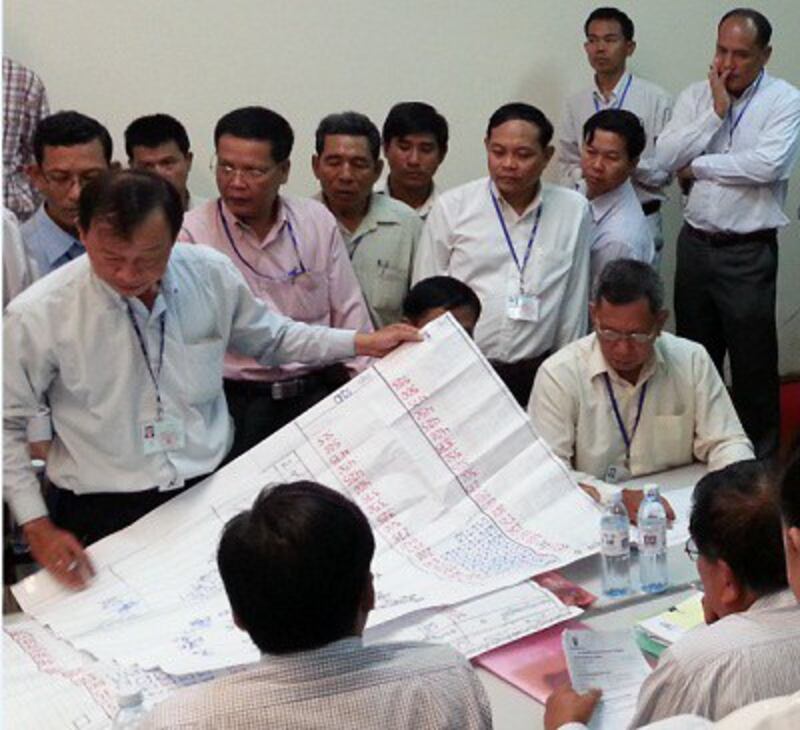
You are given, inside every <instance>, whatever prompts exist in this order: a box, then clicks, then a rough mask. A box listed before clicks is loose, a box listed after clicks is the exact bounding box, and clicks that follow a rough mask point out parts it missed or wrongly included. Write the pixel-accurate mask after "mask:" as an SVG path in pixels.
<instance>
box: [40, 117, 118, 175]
mask: <svg viewBox="0 0 800 730" xmlns="http://www.w3.org/2000/svg"><path fill="white" fill-rule="evenodd" d="M95 139H96V140H99V141H100V144H101V146H102V147H103V156H104V157H105V158H106V163H107V164H111V156H112V155H113V154H114V143H113V142H112V141H111V135H110V134H109V133H108V130H107V129H106V128H105V127H104V126H103V125H102V124H100V122H98V121H97V120H96V119H92V117H87V116H86V115H85V114H81V113H80V112H76V111H62V112H56V113H55V114H51V115H50V116H49V117H45V118H44V119H42V121H40V122H39V124H37V125H36V131H35V132H34V133H33V156H34V157H35V158H36V164H37V165H41V164H42V161H43V160H44V148H45V147H74V146H75V145H79V144H86V143H87V142H92V141H93V140H95Z"/></svg>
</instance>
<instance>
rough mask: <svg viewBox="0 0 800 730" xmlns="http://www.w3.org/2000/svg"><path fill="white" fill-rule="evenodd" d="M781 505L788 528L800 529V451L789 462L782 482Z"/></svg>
mask: <svg viewBox="0 0 800 730" xmlns="http://www.w3.org/2000/svg"><path fill="white" fill-rule="evenodd" d="M780 504H781V514H782V515H783V522H784V524H785V525H786V526H787V527H800V449H797V450H796V451H795V453H794V457H793V458H792V459H790V460H789V464H788V466H787V467H786V469H785V471H784V472H783V475H782V477H781V481H780Z"/></svg>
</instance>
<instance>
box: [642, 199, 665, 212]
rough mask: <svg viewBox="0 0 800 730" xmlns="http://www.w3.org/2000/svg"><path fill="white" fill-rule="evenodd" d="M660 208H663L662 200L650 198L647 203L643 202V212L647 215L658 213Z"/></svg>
mask: <svg viewBox="0 0 800 730" xmlns="http://www.w3.org/2000/svg"><path fill="white" fill-rule="evenodd" d="M659 210H661V201H660V200H648V201H647V202H646V203H642V212H643V213H644V214H645V215H653V213H658V211H659Z"/></svg>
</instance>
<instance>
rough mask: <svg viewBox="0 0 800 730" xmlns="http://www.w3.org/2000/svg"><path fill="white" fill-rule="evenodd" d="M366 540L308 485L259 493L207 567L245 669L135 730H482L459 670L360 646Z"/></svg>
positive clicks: (486, 720)
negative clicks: (240, 643) (248, 655)
mask: <svg viewBox="0 0 800 730" xmlns="http://www.w3.org/2000/svg"><path fill="white" fill-rule="evenodd" d="M374 552H375V540H374V537H373V535H372V530H371V528H370V525H369V522H367V518H366V517H365V516H364V513H363V512H362V511H361V510H360V509H359V508H358V506H357V505H356V504H354V503H353V502H351V501H350V500H348V499H347V498H345V497H344V496H343V495H341V494H339V493H338V492H335V491H333V490H332V489H328V488H327V487H323V486H322V485H320V484H316V483H314V482H293V483H289V484H280V485H278V486H276V487H274V488H270V487H267V488H266V489H265V490H264V491H263V492H262V493H261V494H260V495H259V497H257V498H256V500H255V503H254V504H253V507H252V508H251V509H249V510H245V511H244V512H242V513H240V514H239V515H237V516H236V517H234V518H233V519H232V520H230V522H228V524H227V525H226V526H225V528H224V530H223V533H222V537H221V539H220V543H219V549H218V551H217V564H218V566H219V572H220V576H221V577H222V582H223V584H224V586H225V592H226V593H227V596H228V600H229V601H230V604H231V609H232V612H233V619H234V622H235V623H236V625H237V626H238V627H239V628H241V629H243V630H244V631H246V632H247V633H248V634H249V635H250V638H251V639H252V640H253V642H254V643H255V644H256V645H257V646H258V648H259V649H260V650H261V651H262V652H263V658H262V660H261V662H260V663H259V664H258V665H257V666H255V667H254V668H251V669H247V670H245V671H243V672H240V673H237V674H232V675H230V676H228V677H222V678H220V679H217V680H215V681H213V682H211V683H208V684H201V685H197V686H195V687H191V688H187V689H185V690H182V691H179V692H177V693H176V694H175V695H173V696H172V697H170V698H169V699H167V700H166V701H164V702H163V703H162V704H160V705H158V706H157V707H156V708H155V709H154V710H153V712H152V713H151V714H150V716H149V717H147V718H146V719H145V721H144V724H143V725H142V728H143V730H160V729H162V728H163V729H164V730H166V729H167V728H175V727H208V728H212V727H213V728H216V727H225V728H228V729H229V730H247V729H249V728H290V727H298V728H299V727H306V728H311V727H330V728H356V727H360V728H382V729H383V730H438V729H440V730H450V729H451V728H459V730H488V728H490V727H491V725H492V719H491V710H490V708H489V702H488V700H487V698H486V694H485V692H484V690H483V687H482V685H481V682H480V680H479V679H478V677H477V676H476V674H475V671H474V670H473V669H472V667H471V666H470V664H469V662H468V661H467V660H466V659H465V658H464V657H463V656H461V655H460V654H458V653H457V652H456V651H455V650H453V649H451V648H450V647H447V646H441V645H434V644H424V643H420V642H392V643H384V644H380V643H379V644H373V645H371V646H364V644H363V642H362V638H361V637H362V634H363V632H364V627H365V625H366V622H367V616H368V614H369V612H370V611H371V610H372V608H373V607H374V605H375V589H374V586H373V578H372V574H371V573H370V563H371V561H372V556H373V554H374Z"/></svg>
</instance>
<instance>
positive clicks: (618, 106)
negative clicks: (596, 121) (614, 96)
mask: <svg viewBox="0 0 800 730" xmlns="http://www.w3.org/2000/svg"><path fill="white" fill-rule="evenodd" d="M631 81H633V74H628V81H627V83H626V84H625V88H624V89H623V90H622V95H621V96H620V97H619V99H618V100H617V103H616V104H614V106H612V107H611V109H622V105H623V104H624V103H625V97H626V96H627V95H628V89H630V88H631ZM592 101H593V102H594V110H595V111H596V112H599V111H600V105H599V104H598V103H597V96H596V95H595V94H592Z"/></svg>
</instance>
